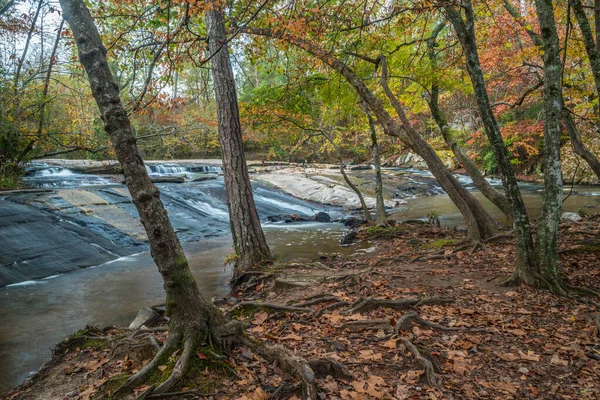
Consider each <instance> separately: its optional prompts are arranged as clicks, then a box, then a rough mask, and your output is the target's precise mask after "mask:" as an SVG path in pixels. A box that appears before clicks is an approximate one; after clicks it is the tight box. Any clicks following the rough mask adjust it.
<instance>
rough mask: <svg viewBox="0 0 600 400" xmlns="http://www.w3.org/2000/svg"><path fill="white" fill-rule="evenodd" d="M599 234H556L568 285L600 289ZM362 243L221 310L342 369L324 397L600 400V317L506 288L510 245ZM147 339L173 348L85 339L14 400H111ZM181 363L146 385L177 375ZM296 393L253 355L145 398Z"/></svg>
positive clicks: (398, 230) (581, 228)
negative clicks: (103, 398) (104, 392)
mask: <svg viewBox="0 0 600 400" xmlns="http://www.w3.org/2000/svg"><path fill="white" fill-rule="evenodd" d="M599 228H600V221H599V220H598V219H593V218H592V219H586V220H584V221H583V222H579V223H563V224H561V238H562V240H561V244H560V250H561V265H562V268H563V270H564V272H565V274H566V276H568V278H569V279H570V281H571V283H573V284H575V285H585V286H586V287H589V288H594V289H595V290H598V289H600V260H599V258H598V254H599V251H600V245H598V243H599V242H598V240H599V238H600V231H599ZM358 239H359V240H363V241H369V242H370V243H371V244H372V245H373V247H372V248H371V250H369V251H366V252H362V253H358V254H356V255H353V256H351V257H345V258H344V257H336V256H330V257H323V258H322V260H321V261H320V262H317V263H313V264H308V265H307V264H288V265H285V266H284V265H275V266H273V267H271V268H270V269H269V270H268V274H267V275H265V276H264V277H263V278H264V279H263V280H261V281H257V282H256V283H255V284H254V285H251V286H252V287H251V288H250V290H249V291H247V292H246V293H245V294H238V295H237V296H236V297H237V298H238V299H237V300H236V301H233V299H231V300H230V302H229V303H228V304H224V305H221V307H222V308H223V310H224V311H225V312H229V313H230V315H234V316H235V317H236V318H239V319H241V320H243V321H246V322H247V323H248V324H249V326H248V333H249V335H250V336H251V337H253V338H254V339H256V340H258V341H267V342H270V343H279V344H283V345H285V346H286V347H287V348H289V349H291V350H293V351H294V352H295V353H296V354H297V355H300V356H302V357H304V358H306V359H307V360H314V359H323V358H330V359H334V360H336V361H338V362H339V363H341V364H342V365H344V366H345V367H346V368H347V370H338V369H330V370H327V368H325V370H324V371H323V370H315V372H316V375H317V379H316V386H317V388H318V391H319V397H320V398H322V399H344V400H345V399H499V398H502V399H511V398H514V399H598V398H600V332H599V330H600V316H599V314H598V313H599V310H598V309H596V308H595V307H594V306H592V305H587V304H583V303H580V302H576V301H573V300H569V299H565V298H561V297H556V296H554V295H552V294H550V293H548V292H546V291H542V290H535V289H532V288H528V287H504V286H502V285H501V283H502V281H503V280H505V279H506V278H508V277H509V276H510V274H511V272H512V269H513V266H514V259H515V254H514V243H513V240H512V239H511V238H510V236H508V235H507V236H502V237H499V238H498V239H497V240H494V241H492V242H489V243H488V244H487V245H486V246H485V247H484V248H483V249H479V250H476V251H473V252H472V251H471V249H470V248H461V246H460V244H459V243H460V240H461V239H462V233H461V232H457V231H455V230H448V229H443V228H439V227H434V226H430V225H422V224H400V225H398V226H396V227H393V228H390V229H377V228H369V229H363V230H361V231H360V232H359V234H358ZM378 300H382V301H378ZM597 300H598V299H596V301H597ZM249 302H258V303H261V304H262V305H261V306H256V305H253V304H250V303H249ZM281 305H284V306H287V307H291V308H287V309H282V308H281V307H277V306H281ZM134 336H135V337H134ZM150 336H151V337H152V338H154V339H156V342H158V343H161V342H164V341H165V333H164V332H161V331H156V332H143V331H138V332H131V331H127V330H124V329H117V328H107V329H104V330H103V329H96V328H88V329H86V330H83V331H81V332H79V333H78V334H77V335H75V336H74V337H72V338H71V339H70V340H68V341H67V342H65V343H62V344H60V345H58V346H57V348H56V349H55V351H54V358H53V360H52V361H51V362H49V363H48V364H47V365H46V366H45V367H44V368H43V369H42V370H41V372H40V373H39V374H38V375H37V376H36V377H34V378H33V379H32V381H31V382H29V383H27V384H25V385H23V386H22V387H20V388H18V389H16V391H15V392H13V393H12V394H8V395H6V397H5V398H6V399H90V398H94V397H95V396H96V395H98V392H99V391H100V390H99V387H100V385H101V384H102V383H105V382H106V381H107V380H108V384H106V383H105V385H104V387H103V388H104V389H106V388H108V389H109V390H114V388H116V387H117V386H118V385H120V384H121V383H122V382H123V380H124V377H126V376H127V374H131V373H134V372H135V371H137V370H139V368H140V367H141V365H142V364H143V363H145V362H148V360H149V359H150V358H151V356H152V353H153V351H154V350H153V346H152V344H151V341H154V340H153V339H150ZM149 339H150V340H149ZM415 356H417V357H415ZM176 358H177V354H173V355H171V356H170V357H169V359H168V360H165V361H164V365H161V366H159V370H157V372H156V373H155V374H154V375H153V377H152V378H151V379H152V380H154V382H156V381H160V380H161V379H164V378H165V377H166V376H168V373H169V372H170V369H172V367H173V363H174V360H175V359H176ZM425 367H432V370H428V369H427V368H425ZM428 380H429V382H432V381H433V380H435V382H436V383H437V384H438V386H431V385H427V384H426V382H427V381H428ZM143 389H144V387H140V388H138V392H141V391H143ZM297 389H298V383H297V379H296V378H295V377H292V376H289V375H287V374H285V373H284V372H282V371H281V370H280V369H279V368H277V366H275V365H272V364H270V363H267V362H266V361H264V360H263V359H261V358H260V357H259V356H257V355H256V354H254V353H253V352H252V351H251V350H250V349H248V348H240V349H237V350H235V351H234V352H233V353H232V354H231V355H227V356H222V355H218V354H216V353H215V352H214V351H213V350H211V349H210V348H204V349H199V350H198V352H197V353H196V356H195V357H194V362H193V363H192V367H191V370H190V372H189V373H188V375H186V377H185V378H184V380H183V381H182V382H180V383H179V385H178V386H177V388H176V390H175V393H172V394H170V395H168V396H162V397H154V396H150V397H149V398H214V399H254V400H262V399H271V398H273V399H274V398H299V397H300V393H299V391H298V390H297Z"/></svg>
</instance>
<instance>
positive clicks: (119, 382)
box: [104, 374, 130, 396]
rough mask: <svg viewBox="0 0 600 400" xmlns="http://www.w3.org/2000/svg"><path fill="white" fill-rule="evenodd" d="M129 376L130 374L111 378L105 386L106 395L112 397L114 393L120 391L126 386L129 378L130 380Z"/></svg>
mask: <svg viewBox="0 0 600 400" xmlns="http://www.w3.org/2000/svg"><path fill="white" fill-rule="evenodd" d="M129 376H130V375H128V374H119V375H115V376H113V377H111V378H110V379H109V380H107V381H106V383H105V384H104V389H105V390H104V393H106V394H108V396H110V395H111V394H112V393H114V392H115V391H116V390H117V389H119V388H120V387H121V386H123V385H124V384H125V381H126V380H127V378H129Z"/></svg>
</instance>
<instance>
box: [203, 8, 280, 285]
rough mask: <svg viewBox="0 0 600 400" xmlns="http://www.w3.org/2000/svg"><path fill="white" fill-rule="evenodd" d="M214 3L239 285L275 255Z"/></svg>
mask: <svg viewBox="0 0 600 400" xmlns="http://www.w3.org/2000/svg"><path fill="white" fill-rule="evenodd" d="M211 4H212V5H211V9H210V10H209V11H208V12H207V14H206V25H207V28H208V29H207V31H208V50H209V52H210V53H209V54H210V57H211V64H212V75H213V83H214V89H215V98H216V102H217V116H218V120H219V141H220V143H221V154H222V158H223V172H224V175H225V190H226V191H227V206H228V208H229V216H230V218H229V220H230V225H231V233H232V235H233V246H234V249H235V257H236V263H235V271H234V277H233V280H232V282H234V283H236V284H239V283H242V282H243V279H242V278H243V276H244V273H245V272H248V271H249V270H250V269H252V268H253V267H254V266H256V265H258V264H260V263H263V262H265V261H270V260H271V259H272V257H271V252H270V250H269V246H268V245H267V240H266V239H265V235H264V233H263V230H262V228H261V226H260V219H259V218H258V213H257V212H256V205H255V204H254V197H253V195H252V186H251V185H250V177H249V175H248V167H247V165H246V157H245V155H244V148H243V144H242V127H241V123H240V116H239V110H238V102H237V93H236V88H235V80H234V77H233V70H232V68H231V60H230V59H229V50H228V48H229V47H228V45H227V36H226V32H225V22H224V20H223V10H222V9H221V8H220V5H218V3H217V2H216V1H214V2H212V3H211Z"/></svg>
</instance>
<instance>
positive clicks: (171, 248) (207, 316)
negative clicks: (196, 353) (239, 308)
mask: <svg viewBox="0 0 600 400" xmlns="http://www.w3.org/2000/svg"><path fill="white" fill-rule="evenodd" d="M60 5H61V8H62V11H63V16H64V18H65V20H66V21H67V22H68V24H69V26H70V27H71V30H72V31H73V36H74V38H75V41H76V43H77V49H78V52H79V59H80V61H81V63H82V64H83V66H84V68H85V71H86V72H87V76H88V79H89V82H90V87H91V89H92V94H93V96H94V99H95V100H96V104H97V105H98V109H99V110H100V114H101V117H102V120H103V121H104V129H105V130H106V132H107V133H108V135H109V136H110V139H111V142H112V144H113V147H114V150H115V153H116V155H117V158H118V160H119V164H120V165H121V167H122V168H123V173H124V175H125V181H126V183H127V187H128V188H129V192H130V194H131V198H132V200H133V202H134V204H135V206H136V208H137V210H138V213H139V215H140V221H141V222H142V224H143V225H144V228H145V231H146V234H147V235H148V242H149V244H150V252H151V254H152V258H153V259H154V261H155V262H156V265H157V267H158V270H159V271H160V273H161V275H162V277H163V280H164V289H165V291H166V295H167V302H166V304H167V313H168V315H169V316H170V318H171V325H170V330H171V331H172V332H180V333H181V334H183V335H188V334H192V333H193V334H197V333H204V334H206V333H208V328H209V324H210V322H211V320H212V319H213V318H214V316H215V315H216V314H215V311H214V309H213V307H212V305H211V304H210V303H208V302H207V301H206V300H205V299H204V298H203V297H202V295H201V293H200V291H199V289H198V286H197V285H196V281H195V280H194V277H193V276H192V273H191V272H190V269H189V267H188V263H187V260H186V257H185V254H184V253H183V249H182V248H181V245H180V243H179V240H178V239H177V236H176V235H175V231H174V230H173V227H172V226H171V222H170V221H169V218H168V216H167V211H166V210H165V208H164V206H163V204H162V202H161V200H160V196H159V191H158V189H157V188H156V186H154V184H152V182H151V181H150V178H149V177H148V174H147V172H146V168H145V167H144V162H143V160H142V156H141V154H140V152H139V150H138V147H137V145H136V140H135V136H134V134H133V132H132V130H131V125H130V121H129V118H128V116H127V113H126V111H125V109H124V108H123V105H122V104H121V100H120V98H119V90H118V86H117V84H116V82H115V79H114V77H113V75H112V73H111V71H110V68H109V66H108V62H107V60H106V49H105V47H104V46H103V44H102V42H101V39H100V35H99V34H98V30H97V29H96V26H95V24H94V21H93V19H92V17H91V15H90V13H89V11H88V9H87V8H86V6H85V5H84V3H83V1H82V0H60Z"/></svg>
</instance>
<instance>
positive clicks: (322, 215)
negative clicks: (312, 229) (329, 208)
mask: <svg viewBox="0 0 600 400" xmlns="http://www.w3.org/2000/svg"><path fill="white" fill-rule="evenodd" d="M315 221H317V222H331V217H330V216H329V214H327V213H326V212H323V211H320V212H318V213H317V215H315Z"/></svg>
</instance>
